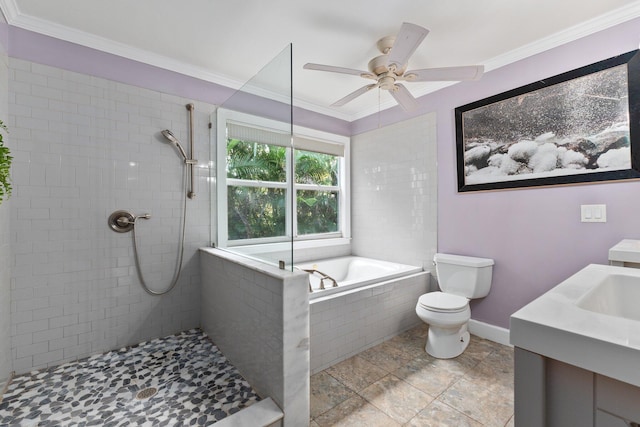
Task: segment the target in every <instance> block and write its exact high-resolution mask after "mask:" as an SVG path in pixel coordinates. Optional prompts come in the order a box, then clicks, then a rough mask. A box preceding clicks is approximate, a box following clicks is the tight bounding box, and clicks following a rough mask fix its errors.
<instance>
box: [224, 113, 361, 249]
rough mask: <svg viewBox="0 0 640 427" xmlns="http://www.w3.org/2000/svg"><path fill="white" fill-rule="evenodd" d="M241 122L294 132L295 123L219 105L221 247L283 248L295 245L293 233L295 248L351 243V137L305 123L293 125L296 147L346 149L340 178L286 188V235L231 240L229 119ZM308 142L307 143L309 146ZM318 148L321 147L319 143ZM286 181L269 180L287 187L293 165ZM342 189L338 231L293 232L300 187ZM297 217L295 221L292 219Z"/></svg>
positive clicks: (308, 188)
mask: <svg viewBox="0 0 640 427" xmlns="http://www.w3.org/2000/svg"><path fill="white" fill-rule="evenodd" d="M229 121H231V122H234V123H239V124H243V125H247V126H251V127H257V128H261V129H265V130H269V131H273V132H278V133H287V134H289V133H290V132H291V126H290V124H289V123H284V122H280V121H277V120H272V119H266V118H264V117H259V116H254V115H251V114H247V113H241V112H238V111H233V110H227V109H224V108H218V110H217V113H216V124H217V125H216V142H217V143H216V185H215V187H216V196H217V197H216V200H217V203H216V206H217V209H216V216H217V241H216V242H214V245H215V246H217V247H222V248H226V247H241V246H259V247H260V249H259V250H260V251H264V250H266V249H272V250H274V251H277V250H283V249H286V248H288V247H290V245H291V239H292V237H293V241H294V248H311V247H319V246H327V245H333V244H343V243H348V242H349V241H350V239H351V208H350V203H349V201H350V200H351V198H350V187H351V185H350V177H351V173H350V163H351V161H350V157H349V156H350V151H351V150H350V138H349V137H346V136H342V135H337V134H333V133H329V132H323V131H319V130H315V129H310V128H306V127H302V126H296V125H294V126H293V140H294V141H295V142H294V148H296V149H299V150H304V151H316V152H319V150H317V149H315V150H314V149H312V146H313V145H314V143H316V144H318V145H320V146H321V145H322V144H326V145H329V144H332V145H336V144H337V146H338V147H340V148H342V150H343V151H344V155H343V156H342V157H340V160H339V164H338V168H339V169H338V176H339V182H338V185H337V186H335V187H334V186H322V185H314V184H297V183H295V182H294V183H293V191H287V192H286V221H287V223H286V224H285V236H278V237H274V238H260V239H243V240H229V238H228V236H229V234H228V233H229V224H228V217H227V186H228V185H229V182H233V181H236V180H235V179H229V178H227V169H226V157H227V122H229ZM305 145H307V146H306V147H305ZM287 148H289V149H288V150H287V163H288V164H291V162H294V159H292V158H291V155H292V150H291V149H290V148H291V147H287ZM315 148H317V147H315ZM286 174H287V177H286V179H287V182H286V183H282V184H280V183H278V184H276V183H269V187H273V188H275V187H276V186H277V187H280V186H281V185H282V187H280V188H285V187H286V188H287V190H288V187H289V183H290V182H291V181H292V179H294V178H293V177H292V176H291V168H290V167H288V168H287V171H286ZM294 176H295V174H294ZM237 181H238V182H241V183H242V185H244V186H247V184H248V185H249V186H256V187H265V185H264V184H263V183H261V182H260V181H255V182H251V181H247V180H237ZM332 189H333V190H338V194H339V200H338V203H339V208H338V231H337V232H335V233H321V234H310V235H303V236H291V235H290V232H291V230H292V229H293V230H296V232H297V213H294V212H291V206H292V200H291V198H292V197H295V194H296V192H297V191H298V190H316V191H332ZM292 221H293V224H292V223H291V222H292Z"/></svg>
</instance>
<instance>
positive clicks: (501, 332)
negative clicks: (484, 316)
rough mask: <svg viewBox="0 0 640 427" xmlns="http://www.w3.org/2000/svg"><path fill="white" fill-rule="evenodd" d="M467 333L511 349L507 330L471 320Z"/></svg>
mask: <svg viewBox="0 0 640 427" xmlns="http://www.w3.org/2000/svg"><path fill="white" fill-rule="evenodd" d="M469 332H470V333H471V334H472V335H475V336H477V337H480V338H484V339H487V340H489V341H493V342H497V343H498V344H502V345H508V346H509V347H511V344H510V343H509V329H506V328H502V327H500V326H495V325H490V324H489V323H484V322H480V321H478V320H474V319H471V320H469Z"/></svg>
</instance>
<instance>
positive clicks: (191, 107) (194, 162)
mask: <svg viewBox="0 0 640 427" xmlns="http://www.w3.org/2000/svg"><path fill="white" fill-rule="evenodd" d="M194 109H195V105H194V104H187V110H188V111H189V156H190V157H191V158H190V159H185V160H184V162H185V163H186V164H187V167H188V173H189V178H190V180H191V187H189V188H190V189H189V191H188V192H187V197H189V198H190V199H193V198H194V197H196V192H195V187H194V185H193V184H194V177H193V165H197V164H198V161H197V160H196V159H194V158H193V110H194Z"/></svg>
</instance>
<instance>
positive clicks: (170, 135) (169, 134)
mask: <svg viewBox="0 0 640 427" xmlns="http://www.w3.org/2000/svg"><path fill="white" fill-rule="evenodd" d="M162 136H164V137H165V138H166V139H167V140H168V141H169V142H171V143H172V144H173V145H175V146H176V147H177V148H178V151H180V154H181V155H182V158H183V159H184V160H185V162H186V161H187V159H188V158H187V153H185V151H184V148H182V145H180V141H178V138H176V136H175V135H174V134H173V132H171V131H170V130H169V129H165V130H163V131H162Z"/></svg>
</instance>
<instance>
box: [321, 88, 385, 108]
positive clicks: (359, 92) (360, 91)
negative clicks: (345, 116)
mask: <svg viewBox="0 0 640 427" xmlns="http://www.w3.org/2000/svg"><path fill="white" fill-rule="evenodd" d="M377 87H378V84H377V83H374V84H370V85H366V86H363V87H361V88H360V89H358V90H356V91H355V92H351V93H350V94H349V95H347V96H345V97H344V98H342V99H339V100H337V101H336V102H334V103H333V104H331V106H332V107H342V106H343V105H345V104H346V103H347V102H351V101H353V100H354V99H356V98H357V97H359V96H360V95H362V94H364V93H366V92H369V91H370V90H371V89H375V88H377Z"/></svg>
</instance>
